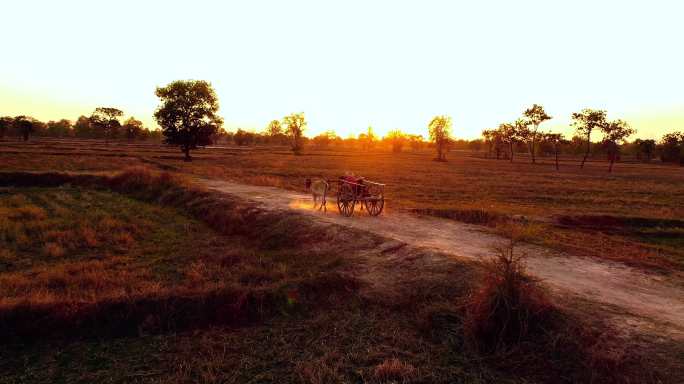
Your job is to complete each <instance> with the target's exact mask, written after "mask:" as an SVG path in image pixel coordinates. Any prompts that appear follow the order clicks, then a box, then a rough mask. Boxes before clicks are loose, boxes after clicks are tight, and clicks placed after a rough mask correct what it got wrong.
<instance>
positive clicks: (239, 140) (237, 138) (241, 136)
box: [233, 128, 255, 147]
mask: <svg viewBox="0 0 684 384" xmlns="http://www.w3.org/2000/svg"><path fill="white" fill-rule="evenodd" d="M254 139H255V137H254V133H252V132H247V131H245V130H243V129H242V128H238V130H237V132H235V135H233V141H234V142H235V144H236V145H238V146H240V147H241V146H243V145H251V144H252V143H254Z"/></svg>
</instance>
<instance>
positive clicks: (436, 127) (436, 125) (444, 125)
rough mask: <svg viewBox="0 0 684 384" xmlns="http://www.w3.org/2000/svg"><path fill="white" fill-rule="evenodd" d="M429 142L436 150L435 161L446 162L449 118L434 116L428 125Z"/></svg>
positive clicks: (449, 127) (449, 130)
mask: <svg viewBox="0 0 684 384" xmlns="http://www.w3.org/2000/svg"><path fill="white" fill-rule="evenodd" d="M428 132H429V134H430V140H431V141H432V142H433V143H435V149H437V158H436V159H435V160H437V161H446V153H447V150H448V147H449V138H450V137H451V117H450V116H446V115H440V116H435V117H433V118H432V120H431V121H430V123H429V124H428Z"/></svg>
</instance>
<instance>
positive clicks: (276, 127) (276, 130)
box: [266, 120, 283, 137]
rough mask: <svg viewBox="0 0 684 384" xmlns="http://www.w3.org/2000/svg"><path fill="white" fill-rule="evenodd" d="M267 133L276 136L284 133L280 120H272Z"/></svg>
mask: <svg viewBox="0 0 684 384" xmlns="http://www.w3.org/2000/svg"><path fill="white" fill-rule="evenodd" d="M266 134H267V135H269V136H271V137H275V136H278V135H282V134H283V126H282V124H280V121H278V120H272V121H271V122H270V123H268V126H267V127H266Z"/></svg>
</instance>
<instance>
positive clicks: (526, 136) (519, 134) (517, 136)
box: [511, 119, 536, 162]
mask: <svg viewBox="0 0 684 384" xmlns="http://www.w3.org/2000/svg"><path fill="white" fill-rule="evenodd" d="M513 127H514V130H515V132H514V140H515V141H518V140H520V141H522V142H523V143H527V148H528V150H529V151H530V157H531V158H532V159H534V154H533V152H534V141H535V140H536V139H535V136H536V133H535V134H533V132H532V131H531V130H530V122H529V121H528V120H525V119H517V120H515V122H514V123H513ZM511 153H512V152H511ZM511 157H512V155H511ZM533 162H534V161H533Z"/></svg>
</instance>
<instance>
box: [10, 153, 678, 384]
mask: <svg viewBox="0 0 684 384" xmlns="http://www.w3.org/2000/svg"><path fill="white" fill-rule="evenodd" d="M432 157H433V154H432V153H431V152H427V151H425V152H422V151H421V152H415V153H414V152H406V153H402V154H391V153H385V152H379V151H378V152H371V153H362V152H355V151H334V150H328V151H308V152H306V153H305V154H303V155H302V156H293V155H291V154H290V153H288V152H287V151H285V150H282V149H279V148H263V147H254V148H232V147H231V148H211V149H209V148H208V149H205V150H202V151H197V153H196V154H195V156H194V161H193V162H191V163H185V162H183V161H182V155H181V154H180V153H179V152H178V150H177V149H174V148H166V147H163V146H158V145H145V144H139V145H127V144H121V143H110V144H108V145H107V144H104V143H100V142H79V141H76V140H74V141H69V140H64V141H54V140H37V141H33V142H30V143H28V144H24V143H16V142H13V143H0V213H2V215H0V244H1V245H2V247H1V248H0V249H1V251H0V292H1V293H2V295H1V296H0V337H1V338H2V339H3V340H5V342H4V343H3V345H2V346H0V372H3V375H1V376H0V383H24V382H32V383H33V382H35V383H52V382H69V383H71V382H84V383H85V382H145V383H157V382H172V383H174V382H175V383H185V382H228V383H231V382H233V383H245V382H253V383H257V382H279V383H335V382H364V383H448V382H466V383H490V382H502V383H506V382H510V383H523V382H548V383H550V382H559V381H560V382H568V383H571V382H654V383H655V382H673V383H674V382H677V378H676V377H673V376H672V375H670V374H668V372H676V371H677V370H678V369H680V368H681V367H682V365H681V364H682V359H680V356H682V354H684V350H682V347H681V344H680V343H677V342H675V341H673V340H663V339H656V338H651V337H649V336H647V335H643V336H640V337H638V338H634V337H629V338H625V336H623V335H621V334H620V333H619V332H616V331H615V330H613V329H612V326H611V325H610V324H609V322H608V319H607V317H606V315H605V310H606V309H605V308H600V309H599V307H597V306H595V304H594V303H590V302H584V301H581V300H578V299H576V298H564V299H562V300H557V299H550V298H549V296H548V294H547V292H546V290H545V289H544V288H543V287H540V286H538V285H537V283H536V282H535V281H534V279H528V278H527V277H525V276H524V268H523V267H522V266H521V265H519V264H517V262H515V261H513V262H509V263H508V264H506V262H505V261H503V262H501V263H499V264H492V265H491V266H488V265H485V266H484V267H483V266H480V265H479V264H477V263H466V262H464V261H459V260H447V259H444V258H440V257H438V255H435V254H433V253H431V252H430V251H428V250H421V249H416V248H412V247H403V248H401V247H400V248H397V246H395V245H393V243H392V242H391V241H388V239H384V238H381V237H379V236H376V235H373V234H370V233H366V232H361V231H358V230H354V229H350V228H343V227H340V226H336V225H323V224H321V223H318V222H315V221H312V220H309V219H307V218H306V217H304V216H302V215H299V214H297V213H293V212H278V211H269V210H265V209H263V208H260V207H259V206H257V205H255V204H254V203H250V202H247V201H243V200H239V199H236V198H232V197H230V196H225V195H220V194H216V193H214V192H210V191H207V190H203V189H201V188H200V189H198V187H196V186H192V185H191V184H190V181H191V179H192V177H204V178H212V179H227V180H235V181H240V182H244V183H253V184H259V185H269V186H279V187H282V188H286V189H294V190H303V181H304V179H305V178H306V177H310V176H320V177H326V178H330V179H334V178H336V177H337V176H339V175H341V174H344V173H347V172H353V173H355V174H357V175H364V176H366V177H368V178H370V179H374V180H378V181H382V182H386V183H387V184H388V197H389V200H388V211H387V213H386V214H387V215H392V214H393V212H398V211H406V212H412V213H415V214H418V215H421V214H427V215H435V216H442V217H447V218H450V219H455V220H460V221H466V222H471V223H476V224H482V225H486V226H489V227H490V228H492V229H494V230H495V231H498V232H500V233H505V232H509V231H511V228H513V229H515V228H518V227H520V228H527V229H529V228H532V229H533V231H532V232H533V233H535V234H538V238H532V239H528V238H526V239H525V241H532V242H536V243H539V244H544V245H547V246H551V247H557V248H560V249H563V250H565V251H567V252H571V253H573V254H575V255H580V256H586V257H594V258H598V259H601V258H608V259H613V260H620V261H623V262H627V263H629V264H632V265H636V266H638V267H639V268H643V269H645V270H647V271H649V273H650V272H653V271H656V272H658V273H659V274H661V275H663V276H664V277H665V278H666V277H667V275H668V274H671V273H677V272H679V271H681V268H682V265H684V254H683V253H682V251H681V248H682V247H681V241H682V239H681V236H679V234H681V233H682V231H684V229H683V228H684V226H683V225H682V218H683V216H684V211H683V207H682V206H681V203H680V202H681V201H682V199H683V198H684V172H682V169H681V168H678V167H666V166H656V165H643V164H618V165H617V166H616V169H615V173H613V174H612V175H608V174H607V173H606V171H605V163H603V162H599V161H595V162H591V163H590V164H589V167H588V168H587V169H585V170H579V169H578V168H577V166H576V164H574V163H573V160H572V159H565V161H564V162H563V164H562V165H561V167H562V168H561V171H560V172H556V171H554V170H553V168H552V166H551V165H550V164H546V163H545V162H542V163H541V164H537V165H535V166H533V165H530V164H528V163H526V162H524V161H525V160H524V159H519V160H518V161H517V162H515V163H513V164H510V163H508V162H506V161H496V160H490V159H483V158H481V157H479V156H477V155H474V154H471V153H450V157H449V161H448V162H446V163H441V162H434V161H432ZM132 166H139V167H137V168H134V169H132V170H128V171H125V172H123V173H119V172H121V171H122V170H124V169H130V167H132ZM140 166H143V167H140ZM154 169H156V170H157V171H164V173H158V172H157V171H155V170H154ZM64 171H69V172H71V173H70V174H65V173H63V172H64ZM93 172H100V173H99V174H94V173H93ZM166 172H169V173H166ZM333 205H334V204H331V206H333ZM332 209H333V210H334V208H332ZM328 214H336V213H335V212H329V213H328ZM513 232H515V230H514V231H513ZM511 233H512V232H511ZM511 236H513V235H511ZM511 238H513V237H511ZM511 247H512V246H511ZM512 249H513V248H511V249H510V250H511V251H512ZM502 252H503V253H502V254H503V255H505V254H506V253H505V252H506V251H505V250H504V251H502ZM511 255H512V254H511ZM502 266H505V267H506V268H505V269H501V267H502ZM519 269H520V270H523V272H521V274H518V272H516V271H518V270H519ZM512 292H513V293H512ZM511 300H512V301H511ZM511 303H512V305H511ZM587 314H590V316H588V315H587ZM502 324H504V326H503V327H502V326H501V325H502ZM492 335H497V337H492Z"/></svg>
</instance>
